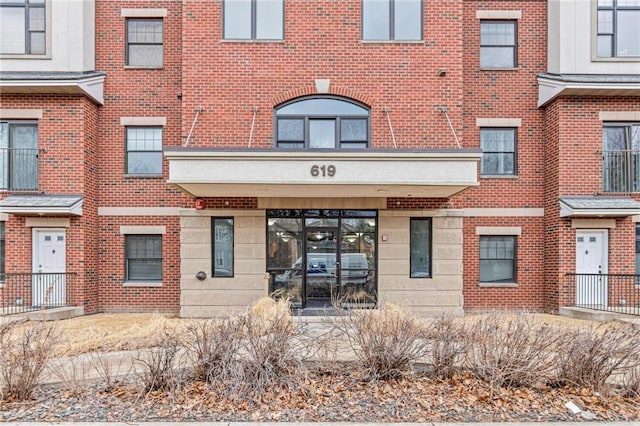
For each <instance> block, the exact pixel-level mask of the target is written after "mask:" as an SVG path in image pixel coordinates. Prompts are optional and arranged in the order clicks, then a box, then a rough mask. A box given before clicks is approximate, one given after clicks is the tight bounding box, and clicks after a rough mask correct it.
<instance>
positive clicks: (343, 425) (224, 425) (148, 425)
mask: <svg viewBox="0 0 640 426" xmlns="http://www.w3.org/2000/svg"><path fill="white" fill-rule="evenodd" d="M5 424H6V425H11V426H18V425H28V426H51V423H44V422H29V423H27V422H15V423H5ZM138 424H139V425H144V426H174V425H175V426H256V425H257V424H259V425H260V426H283V425H285V424H286V425H291V426H293V425H295V426H369V425H370V426H462V425H474V426H524V425H530V426H541V425H545V426H550V425H557V426H632V425H640V422H548V423H539V422H523V423H518V422H506V423H485V422H480V423H431V422H429V423H368V422H367V423H355V422H354V423H349V422H339V423H337V422H336V423H320V422H318V423H312V422H299V423H298V422H292V423H278V422H259V423H252V422H193V423H182V422H127V423H119V422H114V423H99V422H92V423H91V425H92V426H133V425H138ZM55 425H56V426H77V423H70V422H62V423H55Z"/></svg>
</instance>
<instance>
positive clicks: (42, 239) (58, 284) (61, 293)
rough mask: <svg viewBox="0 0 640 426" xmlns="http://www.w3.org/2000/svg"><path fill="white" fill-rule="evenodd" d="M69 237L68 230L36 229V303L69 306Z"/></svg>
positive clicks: (34, 259)
mask: <svg viewBox="0 0 640 426" xmlns="http://www.w3.org/2000/svg"><path fill="white" fill-rule="evenodd" d="M66 239H67V238H66V233H65V231H64V229H34V230H33V273H34V276H33V281H32V286H33V288H32V295H33V298H32V301H31V304H32V306H39V307H42V306H47V307H50V306H65V305H66V293H67V289H66V281H65V280H66V276H65V274H64V273H65V271H66V245H67V243H66Z"/></svg>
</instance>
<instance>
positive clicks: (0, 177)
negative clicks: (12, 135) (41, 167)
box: [0, 148, 38, 191]
mask: <svg viewBox="0 0 640 426" xmlns="http://www.w3.org/2000/svg"><path fill="white" fill-rule="evenodd" d="M0 190H8V191H37V190H38V149H27V148H0Z"/></svg>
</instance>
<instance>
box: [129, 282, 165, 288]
mask: <svg viewBox="0 0 640 426" xmlns="http://www.w3.org/2000/svg"><path fill="white" fill-rule="evenodd" d="M122 286H123V287H162V281H159V282H158V281H156V282H153V281H149V282H145V281H125V282H123V283H122Z"/></svg>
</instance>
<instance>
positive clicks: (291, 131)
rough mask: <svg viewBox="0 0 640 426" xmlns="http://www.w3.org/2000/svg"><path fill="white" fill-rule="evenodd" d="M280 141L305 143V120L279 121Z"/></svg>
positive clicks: (283, 119)
mask: <svg viewBox="0 0 640 426" xmlns="http://www.w3.org/2000/svg"><path fill="white" fill-rule="evenodd" d="M278 140H280V141H292V142H296V141H302V142H304V120H302V119H286V118H282V119H280V120H278Z"/></svg>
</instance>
